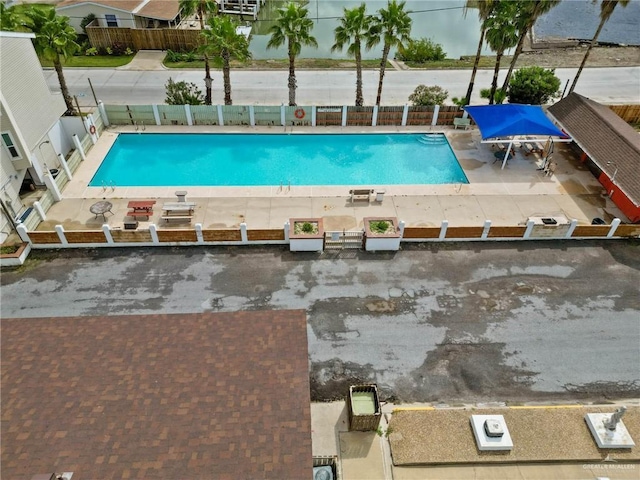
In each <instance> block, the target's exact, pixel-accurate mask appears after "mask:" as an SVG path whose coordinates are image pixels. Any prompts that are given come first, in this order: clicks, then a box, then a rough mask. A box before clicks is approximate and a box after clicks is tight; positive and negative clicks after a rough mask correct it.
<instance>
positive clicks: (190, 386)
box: [0, 310, 312, 480]
mask: <svg viewBox="0 0 640 480" xmlns="http://www.w3.org/2000/svg"><path fill="white" fill-rule="evenodd" d="M1 326H2V335H1V339H0V340H1V348H2V349H1V351H0V355H1V365H2V377H1V381H2V391H1V392H0V395H1V401H2V423H1V428H2V431H1V434H2V458H1V460H2V474H3V478H4V477H6V478H31V477H32V476H33V475H36V474H42V473H48V472H49V473H51V472H52V470H54V468H55V471H56V472H58V473H61V472H74V475H73V480H86V479H95V478H100V479H114V478H118V479H119V478H130V479H148V478H216V479H221V480H225V479H229V480H231V479H234V480H235V479H249V478H251V479H254V478H255V479H258V478H259V479H282V478H291V479H293V478H296V479H297V478H309V477H310V476H311V473H312V472H311V465H312V451H311V419H310V416H311V415H310V390H309V370H308V352H307V325H306V315H305V312H304V311H303V310H291V311H261V312H238V313H215V314H211V313H206V314H186V315H182V314H180V315H136V316H109V317H98V316H94V317H84V318H66V317H63V318H39V319H29V320H27V321H25V320H24V319H4V318H3V319H2V324H1Z"/></svg>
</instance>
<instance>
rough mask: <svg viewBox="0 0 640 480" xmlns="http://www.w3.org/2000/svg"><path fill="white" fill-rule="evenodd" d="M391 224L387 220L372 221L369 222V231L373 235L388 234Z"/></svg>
mask: <svg viewBox="0 0 640 480" xmlns="http://www.w3.org/2000/svg"><path fill="white" fill-rule="evenodd" d="M389 226H390V223H389V222H387V221H385V220H372V221H371V222H369V230H371V231H372V232H373V233H387V230H389Z"/></svg>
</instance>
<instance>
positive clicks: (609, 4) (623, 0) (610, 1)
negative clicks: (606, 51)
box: [569, 0, 629, 93]
mask: <svg viewBox="0 0 640 480" xmlns="http://www.w3.org/2000/svg"><path fill="white" fill-rule="evenodd" d="M595 2H596V0H593V3H595ZM618 3H619V4H620V5H622V7H623V8H624V7H626V6H627V5H628V4H629V0H602V3H601V4H600V25H598V29H597V30H596V33H595V34H594V35H593V38H592V39H591V43H590V44H589V48H587V51H586V52H585V54H584V58H583V59H582V63H581V64H580V68H578V73H576V77H575V78H574V79H573V83H572V84H571V88H570V89H569V93H571V92H573V90H574V89H575V88H576V84H577V83H578V78H580V74H581V73H582V69H583V68H584V65H585V64H586V63H587V59H588V58H589V54H590V53H591V49H592V48H593V46H594V45H595V44H596V42H597V41H598V37H599V36H600V31H601V30H602V27H604V24H605V23H607V22H608V21H609V18H611V15H612V14H613V11H614V10H615V9H616V7H617V6H618Z"/></svg>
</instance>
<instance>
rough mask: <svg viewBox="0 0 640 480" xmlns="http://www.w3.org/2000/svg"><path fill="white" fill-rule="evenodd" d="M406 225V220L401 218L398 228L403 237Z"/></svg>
mask: <svg viewBox="0 0 640 480" xmlns="http://www.w3.org/2000/svg"><path fill="white" fill-rule="evenodd" d="M405 225H406V224H405V222H404V220H400V221H399V222H398V230H400V236H401V237H404V227H405Z"/></svg>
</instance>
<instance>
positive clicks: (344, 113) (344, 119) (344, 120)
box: [342, 105, 347, 127]
mask: <svg viewBox="0 0 640 480" xmlns="http://www.w3.org/2000/svg"><path fill="white" fill-rule="evenodd" d="M342 126H343V127H346V126H347V106H346V105H343V106H342Z"/></svg>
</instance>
